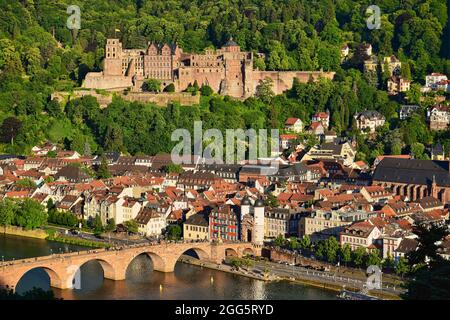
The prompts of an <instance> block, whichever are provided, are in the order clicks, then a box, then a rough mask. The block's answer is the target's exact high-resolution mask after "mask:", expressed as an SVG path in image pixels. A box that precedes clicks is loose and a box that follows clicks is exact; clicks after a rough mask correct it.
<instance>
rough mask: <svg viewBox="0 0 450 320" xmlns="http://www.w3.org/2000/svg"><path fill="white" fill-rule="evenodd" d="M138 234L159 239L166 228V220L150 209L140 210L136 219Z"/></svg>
mask: <svg viewBox="0 0 450 320" xmlns="http://www.w3.org/2000/svg"><path fill="white" fill-rule="evenodd" d="M135 220H136V222H137V224H138V230H139V233H140V234H142V235H145V236H147V237H159V236H160V235H161V234H162V232H163V230H164V228H165V227H166V219H165V218H164V216H163V215H162V214H159V213H158V212H156V210H154V209H151V208H142V209H141V210H140V211H139V213H138V215H137V217H136V219H135Z"/></svg>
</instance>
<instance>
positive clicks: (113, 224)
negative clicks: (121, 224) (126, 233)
mask: <svg viewBox="0 0 450 320" xmlns="http://www.w3.org/2000/svg"><path fill="white" fill-rule="evenodd" d="M114 230H116V220H114V218H111V219H108V221H107V223H106V226H105V232H112V231H114Z"/></svg>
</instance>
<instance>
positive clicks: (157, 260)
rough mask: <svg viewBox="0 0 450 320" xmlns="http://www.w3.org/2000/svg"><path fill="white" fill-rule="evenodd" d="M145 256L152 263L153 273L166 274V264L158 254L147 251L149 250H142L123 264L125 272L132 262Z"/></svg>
mask: <svg viewBox="0 0 450 320" xmlns="http://www.w3.org/2000/svg"><path fill="white" fill-rule="evenodd" d="M142 255H146V256H148V257H149V258H150V260H151V261H152V263H153V270H155V271H161V272H167V271H166V270H167V264H166V260H165V259H164V258H163V257H161V256H160V255H159V254H157V253H155V252H152V251H149V250H143V251H139V252H137V253H136V254H133V255H132V256H131V257H130V258H129V259H128V261H127V262H126V263H125V272H126V270H127V269H128V267H129V266H130V264H131V263H132V262H133V260H134V259H135V258H137V257H139V256H142Z"/></svg>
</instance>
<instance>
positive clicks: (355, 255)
mask: <svg viewBox="0 0 450 320" xmlns="http://www.w3.org/2000/svg"><path fill="white" fill-rule="evenodd" d="M365 256H366V249H365V248H363V247H358V248H357V249H356V250H353V251H352V261H353V263H354V264H355V266H356V267H363V266H364V260H365Z"/></svg>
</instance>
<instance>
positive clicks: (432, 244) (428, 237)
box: [407, 225, 449, 269]
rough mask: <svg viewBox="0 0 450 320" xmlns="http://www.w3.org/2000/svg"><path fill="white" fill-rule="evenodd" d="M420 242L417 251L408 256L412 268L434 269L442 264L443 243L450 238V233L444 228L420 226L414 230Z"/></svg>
mask: <svg viewBox="0 0 450 320" xmlns="http://www.w3.org/2000/svg"><path fill="white" fill-rule="evenodd" d="M413 233H415V234H416V235H417V236H418V237H417V241H418V247H417V250H415V251H411V252H410V253H409V254H407V259H408V261H409V262H410V265H411V266H412V267H414V266H416V265H423V266H424V267H425V269H427V268H428V269H429V268H432V267H433V265H435V264H440V263H441V262H442V259H443V258H442V256H441V255H440V254H439V251H441V250H442V241H444V240H445V238H446V237H447V236H448V234H449V231H448V228H447V226H446V225H444V226H436V225H432V226H427V225H418V226H415V227H414V228H413Z"/></svg>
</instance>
